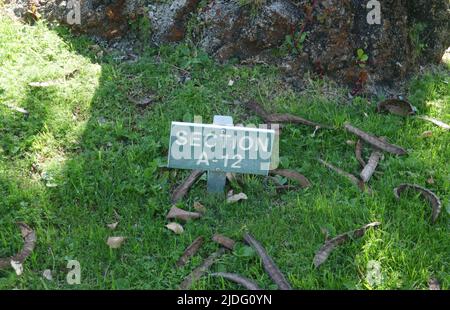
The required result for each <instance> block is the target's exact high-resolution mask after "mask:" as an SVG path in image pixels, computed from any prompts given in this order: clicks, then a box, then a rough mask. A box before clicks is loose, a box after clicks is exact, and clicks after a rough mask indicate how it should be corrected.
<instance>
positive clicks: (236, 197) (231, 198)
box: [227, 193, 248, 203]
mask: <svg viewBox="0 0 450 310" xmlns="http://www.w3.org/2000/svg"><path fill="white" fill-rule="evenodd" d="M247 198H248V197H247V195H246V194H245V193H239V194H236V195H228V196H227V202H228V203H235V202H238V201H240V200H247Z"/></svg>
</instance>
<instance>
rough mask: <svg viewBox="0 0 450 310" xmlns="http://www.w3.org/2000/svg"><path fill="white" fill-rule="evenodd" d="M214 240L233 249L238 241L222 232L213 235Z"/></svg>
mask: <svg viewBox="0 0 450 310" xmlns="http://www.w3.org/2000/svg"><path fill="white" fill-rule="evenodd" d="M212 240H213V241H214V242H216V243H218V244H220V245H221V246H223V247H224V248H227V249H229V250H233V249H234V246H235V244H236V242H235V241H234V240H233V239H231V238H228V237H225V236H224V235H220V234H215V235H214V236H213V237H212Z"/></svg>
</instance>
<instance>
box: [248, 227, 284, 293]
mask: <svg viewBox="0 0 450 310" xmlns="http://www.w3.org/2000/svg"><path fill="white" fill-rule="evenodd" d="M244 240H245V242H246V243H247V244H248V245H250V246H251V247H252V248H253V249H255V251H256V253H258V256H259V257H260V258H261V261H262V263H263V266H264V269H265V270H266V272H267V273H268V274H269V276H270V277H271V278H272V280H273V281H274V282H275V284H276V285H277V286H278V288H279V289H280V290H291V289H292V288H291V285H290V284H289V282H288V281H287V280H286V278H285V277H284V275H283V274H282V273H281V271H280V269H278V267H277V265H275V262H274V261H273V259H272V258H271V257H270V256H269V255H268V254H267V252H266V250H265V249H264V248H263V246H262V245H261V244H260V243H259V242H258V241H257V240H256V239H255V238H253V236H252V235H250V234H249V233H246V234H245V235H244Z"/></svg>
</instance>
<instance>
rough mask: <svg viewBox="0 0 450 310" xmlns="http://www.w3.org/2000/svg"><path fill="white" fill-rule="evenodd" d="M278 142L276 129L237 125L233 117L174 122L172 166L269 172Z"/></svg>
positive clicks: (256, 172)
mask: <svg viewBox="0 0 450 310" xmlns="http://www.w3.org/2000/svg"><path fill="white" fill-rule="evenodd" d="M274 143H275V131H274V130H273V129H264V128H262V129H261V128H255V127H238V126H233V125H232V118H231V117H226V116H215V118H214V124H199V123H182V122H172V127H171V132H170V144H169V160H168V167H170V168H179V169H198V170H207V171H211V172H221V173H224V172H235V173H251V174H261V175H267V174H268V172H269V168H270V165H271V159H272V151H273V147H274Z"/></svg>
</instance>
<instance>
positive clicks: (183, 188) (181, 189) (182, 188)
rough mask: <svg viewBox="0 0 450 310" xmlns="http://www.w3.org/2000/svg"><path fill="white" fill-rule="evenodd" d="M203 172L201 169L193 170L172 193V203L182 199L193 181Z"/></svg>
mask: <svg viewBox="0 0 450 310" xmlns="http://www.w3.org/2000/svg"><path fill="white" fill-rule="evenodd" d="M203 173H205V171H202V170H193V171H192V172H191V174H190V175H189V176H188V177H187V178H186V180H185V181H184V182H183V183H182V184H180V185H179V186H178V187H177V188H176V189H175V191H174V192H173V193H172V203H176V202H178V201H179V200H180V199H182V198H183V197H184V196H185V195H186V194H187V192H188V191H189V189H190V188H191V187H192V185H194V183H195V182H196V181H197V180H198V179H199V178H200V177H201V176H202V175H203Z"/></svg>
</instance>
